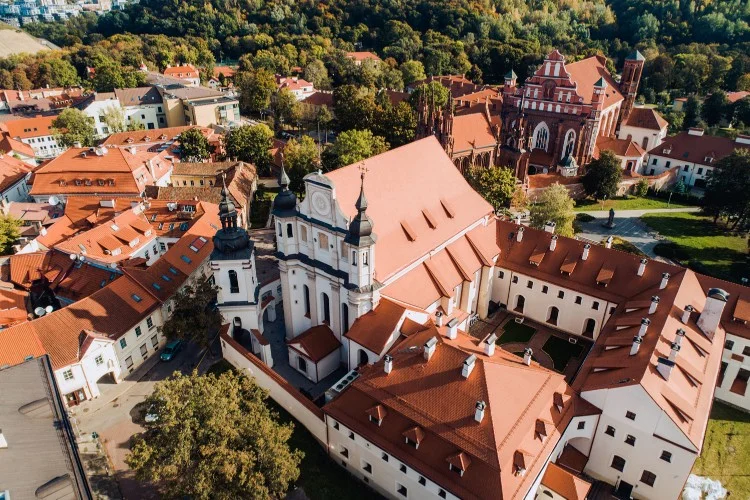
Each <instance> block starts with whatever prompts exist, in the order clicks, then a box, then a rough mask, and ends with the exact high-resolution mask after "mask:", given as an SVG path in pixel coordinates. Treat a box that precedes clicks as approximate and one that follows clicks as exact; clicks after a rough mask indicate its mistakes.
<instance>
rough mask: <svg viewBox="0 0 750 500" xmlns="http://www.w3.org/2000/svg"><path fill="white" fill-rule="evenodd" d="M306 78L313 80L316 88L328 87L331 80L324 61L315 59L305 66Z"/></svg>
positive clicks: (309, 80)
mask: <svg viewBox="0 0 750 500" xmlns="http://www.w3.org/2000/svg"><path fill="white" fill-rule="evenodd" d="M305 80H307V81H308V82H311V83H312V84H313V85H314V86H315V88H316V89H328V88H330V87H331V80H330V79H329V78H328V70H327V69H326V66H325V64H323V61H321V60H319V59H313V60H312V61H310V62H309V63H307V66H305Z"/></svg>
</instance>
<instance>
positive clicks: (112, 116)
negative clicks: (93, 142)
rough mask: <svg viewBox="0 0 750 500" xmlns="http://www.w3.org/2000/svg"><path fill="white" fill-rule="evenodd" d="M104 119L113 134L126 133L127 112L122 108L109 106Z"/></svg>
mask: <svg viewBox="0 0 750 500" xmlns="http://www.w3.org/2000/svg"><path fill="white" fill-rule="evenodd" d="M102 118H103V119H104V123H105V125H107V128H108V129H109V132H110V133H111V134H114V133H116V132H123V131H125V129H126V125H125V111H123V109H122V108H121V107H119V106H109V107H108V108H107V109H105V110H104V113H103V115H102Z"/></svg>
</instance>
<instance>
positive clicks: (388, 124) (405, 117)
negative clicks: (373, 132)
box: [378, 101, 417, 148]
mask: <svg viewBox="0 0 750 500" xmlns="http://www.w3.org/2000/svg"><path fill="white" fill-rule="evenodd" d="M378 132H379V133H380V135H382V136H383V137H384V138H385V140H386V142H388V144H390V145H391V147H394V148H396V147H399V146H403V145H404V144H408V143H410V142H411V141H413V140H414V137H415V135H416V132H417V113H416V112H415V111H414V109H413V108H412V107H411V106H410V105H409V104H408V103H407V102H404V101H402V102H400V103H398V104H396V105H395V106H390V105H388V107H387V108H386V110H385V112H384V113H382V121H381V123H380V124H379V126H378Z"/></svg>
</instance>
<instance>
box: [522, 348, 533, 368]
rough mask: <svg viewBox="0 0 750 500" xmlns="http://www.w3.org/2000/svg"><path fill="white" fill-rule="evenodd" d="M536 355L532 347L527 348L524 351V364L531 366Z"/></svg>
mask: <svg viewBox="0 0 750 500" xmlns="http://www.w3.org/2000/svg"><path fill="white" fill-rule="evenodd" d="M532 354H534V351H533V350H532V349H531V347H527V348H526V349H524V350H523V364H525V365H526V366H529V365H530V364H531V356H532Z"/></svg>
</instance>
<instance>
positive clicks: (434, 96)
mask: <svg viewBox="0 0 750 500" xmlns="http://www.w3.org/2000/svg"><path fill="white" fill-rule="evenodd" d="M410 99H411V102H412V105H413V106H414V107H415V108H417V107H418V106H420V105H421V104H422V103H425V104H426V105H427V107H428V108H431V109H433V110H435V109H439V108H442V107H443V106H445V105H446V104H448V102H449V100H450V92H449V91H448V89H446V88H445V87H443V85H442V84H441V83H440V82H430V83H423V84H422V85H419V86H418V87H417V88H415V89H414V92H412V94H411V98H410Z"/></svg>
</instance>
